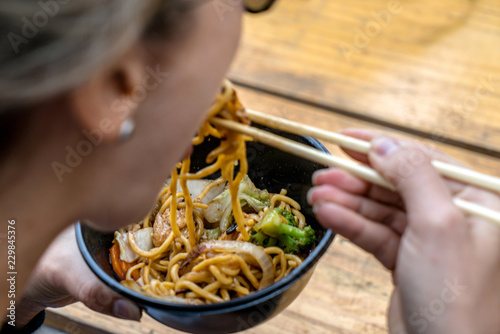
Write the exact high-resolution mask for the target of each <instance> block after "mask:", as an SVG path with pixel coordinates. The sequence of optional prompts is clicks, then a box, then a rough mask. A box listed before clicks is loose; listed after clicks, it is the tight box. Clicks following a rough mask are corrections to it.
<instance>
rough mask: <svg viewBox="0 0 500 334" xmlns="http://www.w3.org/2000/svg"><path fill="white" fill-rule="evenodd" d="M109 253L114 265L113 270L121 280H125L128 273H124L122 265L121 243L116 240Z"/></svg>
mask: <svg viewBox="0 0 500 334" xmlns="http://www.w3.org/2000/svg"><path fill="white" fill-rule="evenodd" d="M109 255H110V258H111V265H112V266H113V270H114V271H115V273H116V275H117V276H118V278H119V279H120V280H124V279H125V274H126V273H123V270H122V267H121V265H120V245H119V244H118V243H117V242H115V244H114V245H113V247H111V248H110V250H109Z"/></svg>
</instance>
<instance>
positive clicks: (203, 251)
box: [112, 81, 306, 304]
mask: <svg viewBox="0 0 500 334" xmlns="http://www.w3.org/2000/svg"><path fill="white" fill-rule="evenodd" d="M212 117H221V118H224V119H230V120H233V121H237V122H239V123H243V124H249V120H248V118H247V117H246V116H245V113H244V109H243V107H242V105H241V103H240V102H239V101H238V99H237V97H236V94H235V92H234V89H233V87H232V85H231V83H230V82H229V81H226V82H225V84H224V89H223V91H222V93H221V94H220V95H219V96H218V97H217V100H216V102H215V103H214V105H213V106H212V108H211V109H210V111H209V117H208V120H207V121H206V122H204V123H203V125H202V126H201V128H200V130H199V131H198V134H197V136H196V137H195V138H193V141H192V142H193V145H199V144H201V143H203V142H204V141H205V138H206V137H207V136H212V137H215V138H218V139H220V145H219V146H218V147H217V148H215V149H214V150H213V151H211V152H210V153H209V154H208V155H207V157H206V162H207V163H208V164H209V165H208V166H207V167H205V168H203V169H201V170H199V171H197V172H194V173H192V172H190V168H191V159H190V158H186V159H184V160H183V161H182V162H181V163H178V164H177V165H176V167H175V168H174V169H173V170H172V172H171V179H170V183H169V184H168V185H165V186H163V187H162V189H161V190H160V192H159V194H158V200H157V203H156V206H155V209H154V210H152V211H151V212H150V213H149V214H148V215H147V216H146V217H145V218H144V220H143V221H142V222H140V223H139V225H137V224H136V225H135V226H134V227H133V228H132V227H129V228H127V229H125V230H123V229H121V230H119V231H117V232H116V233H119V234H123V233H125V235H126V240H128V244H129V246H130V251H131V252H132V253H134V254H135V258H136V257H138V259H136V260H135V261H133V262H130V263H128V262H124V261H125V259H124V258H122V255H121V254H122V252H123V253H125V251H124V250H122V249H121V248H120V256H118V253H117V249H116V248H115V249H114V253H113V254H112V255H113V256H112V264H113V268H116V269H115V271H117V274H118V271H120V275H122V276H121V277H123V276H125V279H124V280H123V281H122V284H124V285H126V286H128V287H131V286H132V285H131V284H132V283H137V285H138V286H137V287H135V286H132V287H134V289H136V288H138V289H140V290H141V291H142V292H144V293H145V294H147V295H148V296H152V297H155V298H159V299H164V300H167V301H172V300H174V301H181V300H184V301H186V302H187V303H191V304H200V303H220V302H223V301H229V300H231V299H232V298H235V297H240V296H245V295H248V294H249V293H251V292H253V291H256V290H259V289H261V288H263V287H265V286H267V285H268V284H270V283H272V282H275V281H278V280H280V279H282V278H283V277H285V276H286V275H288V274H289V273H290V272H291V271H292V270H293V269H294V268H296V267H297V266H299V265H300V264H301V263H302V260H303V258H302V256H301V255H300V254H289V253H285V252H284V250H283V249H282V248H280V247H276V246H271V247H267V248H262V247H260V246H256V245H254V244H253V243H252V242H250V241H251V240H250V239H251V236H250V232H251V231H253V229H254V228H256V227H257V226H258V223H259V222H260V221H261V220H262V219H263V217H265V216H266V214H268V213H269V212H270V210H273V209H274V208H275V207H276V208H279V209H280V210H284V211H286V212H288V213H289V215H292V217H293V219H291V221H287V219H290V218H286V217H285V216H280V219H281V221H282V222H283V223H285V224H294V225H295V226H297V227H298V228H299V229H300V230H304V228H305V227H306V221H305V217H304V215H303V214H302V213H301V212H300V209H301V207H300V205H299V203H297V202H296V201H295V200H293V199H291V198H290V197H288V196H287V191H286V190H284V189H283V190H281V192H280V193H279V194H268V193H267V191H261V194H263V196H264V197H266V196H267V204H266V205H264V207H259V209H254V210H253V209H252V208H250V209H251V210H250V211H249V210H248V208H246V209H245V211H244V210H243V204H242V202H241V201H242V200H241V199H240V198H239V194H240V185H241V184H243V183H244V182H250V184H251V181H249V179H248V177H246V175H247V172H248V162H247V159H246V141H248V140H249V138H248V137H246V136H245V135H242V134H239V133H236V132H232V131H229V130H226V129H224V128H217V127H215V126H214V125H213V124H212V123H211V122H210V119H211V118H212ZM236 166H238V167H239V168H238V170H237V171H236ZM218 171H220V173H221V177H219V178H218V179H216V180H214V181H212V182H208V181H207V182H208V183H207V184H206V185H205V186H204V188H203V189H202V190H201V191H199V193H198V195H196V194H193V195H192V194H191V193H190V189H189V188H188V181H189V180H199V179H204V178H206V177H209V176H211V175H212V174H214V173H216V172H218ZM247 179H248V180H247ZM190 182H194V181H190ZM225 184H227V186H226V189H227V190H226V192H228V193H229V197H230V200H228V202H227V203H228V206H229V209H230V213H231V216H228V217H226V218H227V219H229V220H227V221H226V225H227V224H228V226H224V225H223V223H222V218H221V219H220V223H219V222H217V223H216V224H217V225H218V226H217V225H216V226H215V227H214V223H213V222H208V217H207V212H208V210H210V203H208V204H207V201H210V199H206V198H207V197H208V195H209V193H211V191H212V190H214V191H218V190H215V189H220V188H221V187H224V185H225ZM252 186H253V184H252ZM256 190H258V189H256ZM258 191H260V190H258ZM221 195H222V194H221ZM221 195H219V196H221ZM205 200H206V201H205ZM248 205H251V203H249V202H247V206H248ZM252 210H253V211H252ZM274 210H278V209H274ZM288 217H290V216H288ZM231 218H232V219H234V221H233V220H232V219H231ZM231 223H232V224H231ZM137 227H138V228H137ZM145 228H149V229H151V230H152V231H153V232H152V235H153V234H154V235H155V237H154V238H152V240H153V243H154V245H155V246H156V247H147V249H142V248H141V245H144V240H142V239H141V240H139V237H138V238H137V239H136V234H134V233H135V232H136V231H137V229H139V230H140V229H145ZM116 235H117V234H115V236H116ZM213 236H215V237H213ZM212 239H213V240H216V239H218V240H228V241H219V243H216V244H210V243H209V242H207V241H208V240H212ZM149 243H150V242H149ZM146 244H148V243H146ZM120 247H124V246H123V245H122V244H120Z"/></svg>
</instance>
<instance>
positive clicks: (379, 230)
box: [309, 130, 500, 334]
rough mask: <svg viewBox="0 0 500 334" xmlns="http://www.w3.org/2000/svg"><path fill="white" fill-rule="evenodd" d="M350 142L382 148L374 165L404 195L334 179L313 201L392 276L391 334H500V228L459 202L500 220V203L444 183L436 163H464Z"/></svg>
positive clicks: (372, 157)
mask: <svg viewBox="0 0 500 334" xmlns="http://www.w3.org/2000/svg"><path fill="white" fill-rule="evenodd" d="M344 134H347V135H351V136H353V137H357V138H360V139H364V140H368V141H371V142H372V150H371V151H370V152H369V154H368V155H363V154H359V153H355V152H349V151H347V153H348V154H350V155H351V156H352V157H353V158H355V159H357V160H359V161H361V162H363V163H366V164H369V165H370V166H371V167H372V168H374V169H376V170H377V171H378V172H379V173H380V174H382V175H383V176H384V177H385V178H386V179H388V180H389V181H391V182H392V183H393V184H394V185H395V186H396V188H397V191H398V193H394V192H391V191H389V190H386V189H383V188H381V187H379V186H374V185H371V184H368V183H367V182H364V181H362V180H360V179H358V178H356V177H354V176H352V175H350V174H348V173H346V172H343V171H341V170H336V169H328V170H323V171H319V172H317V173H316V174H315V175H314V177H313V183H314V184H315V187H314V188H313V189H312V190H311V191H310V193H309V201H310V203H311V204H312V205H313V206H314V210H315V213H316V216H317V218H318V220H319V221H320V222H321V223H322V224H323V225H324V226H325V227H327V228H330V229H332V230H333V231H335V232H337V233H339V234H342V235H344V236H345V237H347V238H349V239H350V240H351V241H352V242H354V243H355V244H357V245H358V246H360V247H362V248H363V249H365V250H366V251H368V252H371V253H373V255H375V256H376V258H377V259H378V260H379V261H380V262H382V264H383V265H384V266H386V267H387V268H388V269H390V270H392V272H393V277H394V283H395V290H394V293H393V296H392V299H391V305H390V308H389V327H390V330H391V333H396V334H400V333H498V330H499V328H500V317H499V316H498V311H499V310H500V226H498V225H495V224H493V223H491V222H489V221H486V220H484V219H480V218H476V217H469V216H465V215H464V214H463V213H462V212H461V211H460V210H459V209H458V208H457V207H455V206H454V204H453V202H452V199H453V197H458V198H461V199H464V200H467V201H470V202H473V203H477V204H480V205H483V206H485V207H488V208H491V209H496V210H498V211H500V196H499V195H498V194H496V193H492V192H489V191H485V190H481V189H478V188H476V187H473V186H467V185H463V184H461V183H458V182H453V181H448V180H444V179H443V178H442V177H440V176H439V175H438V173H437V172H436V171H435V169H434V168H433V166H432V165H431V162H430V161H431V159H437V160H441V161H445V162H448V163H455V164H456V162H454V161H452V160H451V159H450V158H449V157H447V156H445V155H444V154H442V153H439V152H436V151H433V150H431V149H429V148H426V147H424V146H422V145H419V144H416V143H411V142H405V141H401V140H394V139H391V138H388V137H383V136H379V135H377V134H375V133H373V132H370V131H364V130H348V131H345V132H344Z"/></svg>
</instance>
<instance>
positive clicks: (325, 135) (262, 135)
mask: <svg viewBox="0 0 500 334" xmlns="http://www.w3.org/2000/svg"><path fill="white" fill-rule="evenodd" d="M246 112H247V114H248V116H249V118H250V120H251V121H252V122H255V123H259V124H262V125H265V126H268V127H270V128H273V129H277V130H282V131H285V132H289V133H293V134H297V135H301V136H310V137H315V138H317V139H323V140H325V141H327V142H330V143H334V144H337V145H339V146H341V147H343V148H346V149H350V150H352V151H356V152H360V153H365V154H366V153H368V151H369V150H370V148H371V143H369V142H367V141H364V140H360V139H356V138H352V137H348V136H344V135H341V134H339V133H334V132H329V131H325V130H322V129H318V128H315V127H312V126H308V125H303V124H299V123H296V122H292V121H289V120H286V119H282V118H279V117H275V116H271V115H267V114H264V113H261V112H258V111H254V110H249V109H247V110H246ZM210 121H211V122H212V123H213V124H215V125H217V126H222V127H225V128H227V129H230V130H233V131H236V132H239V133H242V134H245V135H248V136H250V137H252V138H253V139H255V140H256V141H259V142H261V143H264V144H266V145H269V146H272V147H275V148H277V149H280V150H282V151H285V152H288V153H291V154H293V155H296V156H299V157H301V158H304V159H307V160H311V161H313V162H316V163H319V164H322V165H326V166H333V167H337V168H341V169H344V170H346V171H348V172H350V173H351V174H353V175H356V176H358V177H360V178H362V179H364V180H366V181H368V182H371V183H373V184H377V185H379V186H382V187H384V188H387V189H391V190H396V189H395V187H394V185H392V184H391V183H389V182H388V181H387V180H386V179H384V178H383V177H382V176H381V175H380V174H379V173H378V172H377V171H375V170H373V169H372V168H370V167H368V166H366V165H363V164H360V163H357V162H355V161H351V160H347V159H344V158H340V157H336V156H332V155H328V154H326V153H324V152H321V151H318V150H316V149H314V148H311V147H310V146H307V145H304V144H301V143H297V142H295V141H293V140H290V139H287V138H283V137H281V136H278V135H275V134H272V133H269V132H267V131H264V130H260V129H257V128H254V127H251V126H247V125H243V124H241V123H237V122H234V121H230V120H225V119H221V118H212V119H211V120H210ZM432 164H433V166H434V167H435V168H436V170H437V171H438V172H439V173H440V174H441V175H442V176H444V177H447V178H449V179H453V180H456V181H460V182H463V183H465V184H470V185H474V186H478V187H481V188H484V189H488V190H492V191H495V192H498V191H500V178H497V177H493V176H490V175H486V174H482V173H479V172H476V171H473V170H471V169H468V168H464V167H458V166H454V165H450V164H447V163H444V162H441V161H436V160H433V161H432ZM453 201H454V203H455V205H456V206H457V207H458V208H460V209H461V210H462V211H463V212H464V213H466V214H469V215H473V216H478V217H481V218H484V219H487V220H489V221H491V222H493V223H496V224H498V225H499V226H500V212H497V211H495V210H492V209H489V208H486V207H483V206H481V205H478V204H474V203H471V202H467V201H464V200H462V199H459V198H454V199H453Z"/></svg>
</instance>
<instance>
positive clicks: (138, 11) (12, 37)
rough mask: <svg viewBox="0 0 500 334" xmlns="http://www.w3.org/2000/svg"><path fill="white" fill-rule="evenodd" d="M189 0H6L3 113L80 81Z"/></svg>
mask: <svg viewBox="0 0 500 334" xmlns="http://www.w3.org/2000/svg"><path fill="white" fill-rule="evenodd" d="M187 2H189V1H187V0H163V1H162V0H144V1H138V0H40V1H38V0H37V1H35V0H33V1H19V0H2V1H0V30H1V31H2V33H3V35H4V38H2V39H1V40H0V114H1V112H2V111H3V110H6V109H13V108H14V109H17V108H22V107H23V106H25V105H27V104H33V103H37V102H39V101H41V100H44V99H48V98H50V97H52V96H55V95H57V94H60V93H64V92H65V91H68V90H70V89H71V88H74V87H76V86H78V85H79V84H81V83H83V82H84V81H85V80H86V79H88V78H89V76H90V75H91V74H92V73H95V72H96V71H98V70H99V69H101V68H102V67H104V66H105V65H107V64H110V63H111V62H112V60H113V59H114V58H115V57H116V56H117V55H119V54H120V53H122V52H124V50H125V49H126V48H127V46H129V45H130V44H131V43H132V42H133V41H134V40H137V39H138V38H140V36H141V34H143V33H144V32H145V31H146V30H147V29H148V27H149V26H150V25H151V24H152V23H153V22H155V21H157V20H158V15H163V16H164V17H163V20H164V21H165V20H168V19H171V18H173V17H175V16H177V15H176V14H179V13H180V11H181V10H184V9H185V7H186V3H187ZM160 21H161V20H160Z"/></svg>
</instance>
